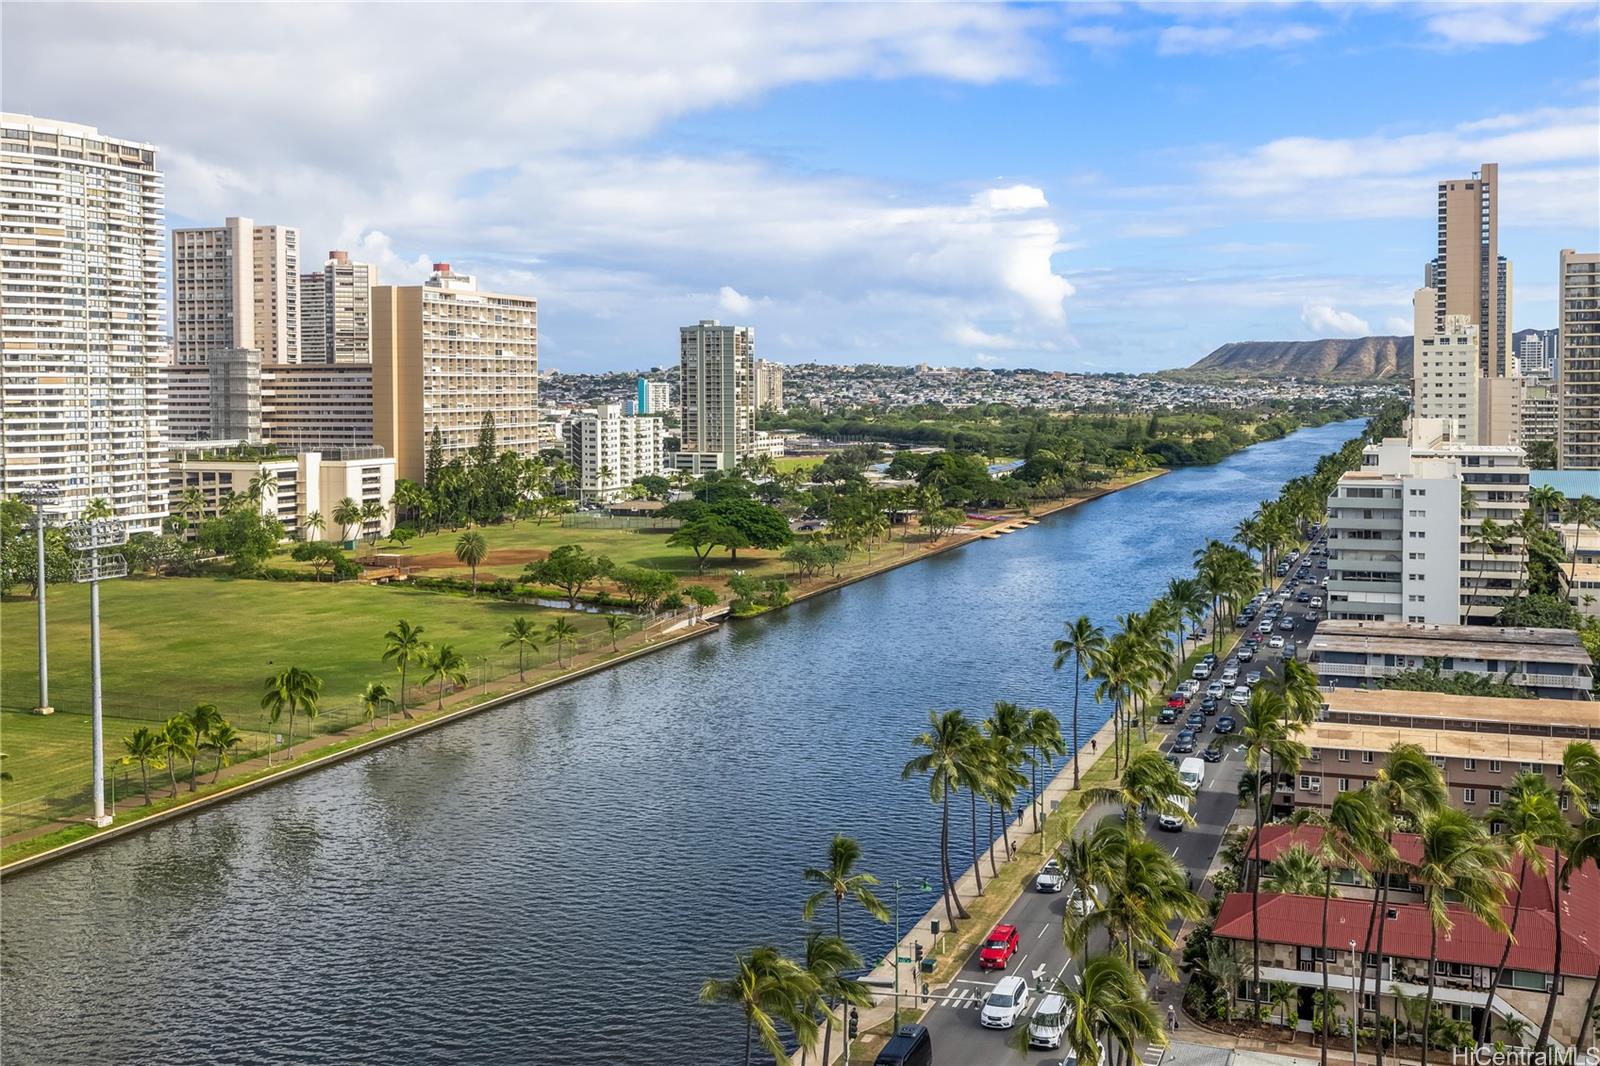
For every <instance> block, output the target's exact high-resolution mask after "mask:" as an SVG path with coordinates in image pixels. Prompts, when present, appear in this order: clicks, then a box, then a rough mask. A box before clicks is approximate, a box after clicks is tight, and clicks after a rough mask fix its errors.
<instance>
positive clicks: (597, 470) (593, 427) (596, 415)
mask: <svg viewBox="0 0 1600 1066" xmlns="http://www.w3.org/2000/svg"><path fill="white" fill-rule="evenodd" d="M663 433H664V430H663V427H662V425H661V419H659V418H655V417H652V416H649V415H634V416H627V415H624V414H623V413H622V406H621V405H620V404H614V403H607V404H601V405H600V406H598V407H595V408H593V409H591V410H587V411H580V412H578V413H577V414H575V415H573V417H571V418H569V419H568V420H567V422H566V447H567V461H568V462H569V463H571V464H572V466H573V468H574V469H575V470H577V472H578V486H577V487H578V490H579V495H580V496H581V497H582V498H583V499H585V500H613V499H616V498H617V497H618V496H620V495H621V494H622V490H623V489H625V488H627V487H628V486H629V485H631V484H633V482H634V480H635V479H636V478H640V477H644V476H646V475H649V474H660V473H661V471H662V462H663V457H664V454H665V453H664V450H663V447H662V437H663Z"/></svg>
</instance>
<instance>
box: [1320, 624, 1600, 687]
mask: <svg viewBox="0 0 1600 1066" xmlns="http://www.w3.org/2000/svg"><path fill="white" fill-rule="evenodd" d="M1305 652H1306V658H1307V662H1308V663H1309V664H1310V666H1311V669H1312V670H1314V671H1315V672H1316V675H1317V681H1318V683H1319V684H1320V685H1322V687H1323V688H1327V689H1334V688H1361V687H1372V686H1373V685H1375V684H1376V683H1378V682H1379V681H1381V680H1382V679H1383V678H1385V677H1391V676H1393V675H1395V674H1398V673H1403V672H1405V671H1413V670H1415V671H1431V670H1437V672H1438V673H1439V675H1440V676H1441V677H1456V676H1458V675H1468V676H1473V677H1478V678H1485V679H1490V680H1496V681H1505V682H1508V683H1510V684H1513V685H1517V686H1520V687H1522V688H1526V689H1528V690H1529V691H1531V692H1533V693H1534V695H1536V696H1539V697H1541V698H1543V699H1563V700H1587V699H1589V698H1590V695H1589V694H1590V690H1591V689H1592V688H1593V686H1594V675H1593V670H1592V662H1591V660H1590V658H1589V654H1588V652H1587V651H1586V650H1585V649H1584V646H1583V641H1582V640H1580V639H1579V637H1578V634H1577V633H1575V632H1573V631H1571V630H1567V629H1525V628H1507V627H1500V626H1464V625H1419V624H1416V623H1412V622H1357V621H1332V620H1328V621H1323V622H1321V623H1320V624H1319V625H1318V626H1317V631H1316V633H1315V634H1314V635H1313V636H1312V638H1311V640H1310V641H1309V642H1308V643H1307V644H1306V648H1305Z"/></svg>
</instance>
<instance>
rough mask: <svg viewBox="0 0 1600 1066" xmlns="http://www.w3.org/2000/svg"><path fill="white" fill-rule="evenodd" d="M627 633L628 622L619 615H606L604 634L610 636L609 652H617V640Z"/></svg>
mask: <svg viewBox="0 0 1600 1066" xmlns="http://www.w3.org/2000/svg"><path fill="white" fill-rule="evenodd" d="M627 631H628V620H627V619H626V618H624V617H622V616H621V615H620V614H608V615H606V632H607V633H608V634H609V635H610V636H611V650H612V651H619V650H620V649H619V648H618V647H617V638H618V637H620V636H622V634H624V633H626V632H627Z"/></svg>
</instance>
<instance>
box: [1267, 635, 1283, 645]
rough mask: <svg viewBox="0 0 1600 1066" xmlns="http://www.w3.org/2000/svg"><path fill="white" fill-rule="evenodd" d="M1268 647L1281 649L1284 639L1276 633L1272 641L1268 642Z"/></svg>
mask: <svg viewBox="0 0 1600 1066" xmlns="http://www.w3.org/2000/svg"><path fill="white" fill-rule="evenodd" d="M1267 647H1269V648H1281V647H1283V638H1282V637H1280V636H1278V635H1277V634H1276V633H1274V634H1273V635H1272V639H1271V640H1269V641H1267Z"/></svg>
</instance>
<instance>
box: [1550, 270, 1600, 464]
mask: <svg viewBox="0 0 1600 1066" xmlns="http://www.w3.org/2000/svg"><path fill="white" fill-rule="evenodd" d="M1560 284H1561V292H1560V314H1561V319H1560V322H1561V327H1560V344H1561V365H1560V375H1559V377H1558V379H1557V380H1558V381H1559V383H1560V384H1559V387H1558V393H1559V401H1558V402H1559V407H1560V424H1561V425H1560V434H1561V437H1560V440H1559V441H1558V442H1557V447H1556V465H1557V466H1558V467H1559V468H1560V469H1562V470H1596V469H1600V254H1597V253H1595V252H1575V251H1573V250H1572V249H1570V248H1564V249H1562V251H1561V275H1560Z"/></svg>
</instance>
